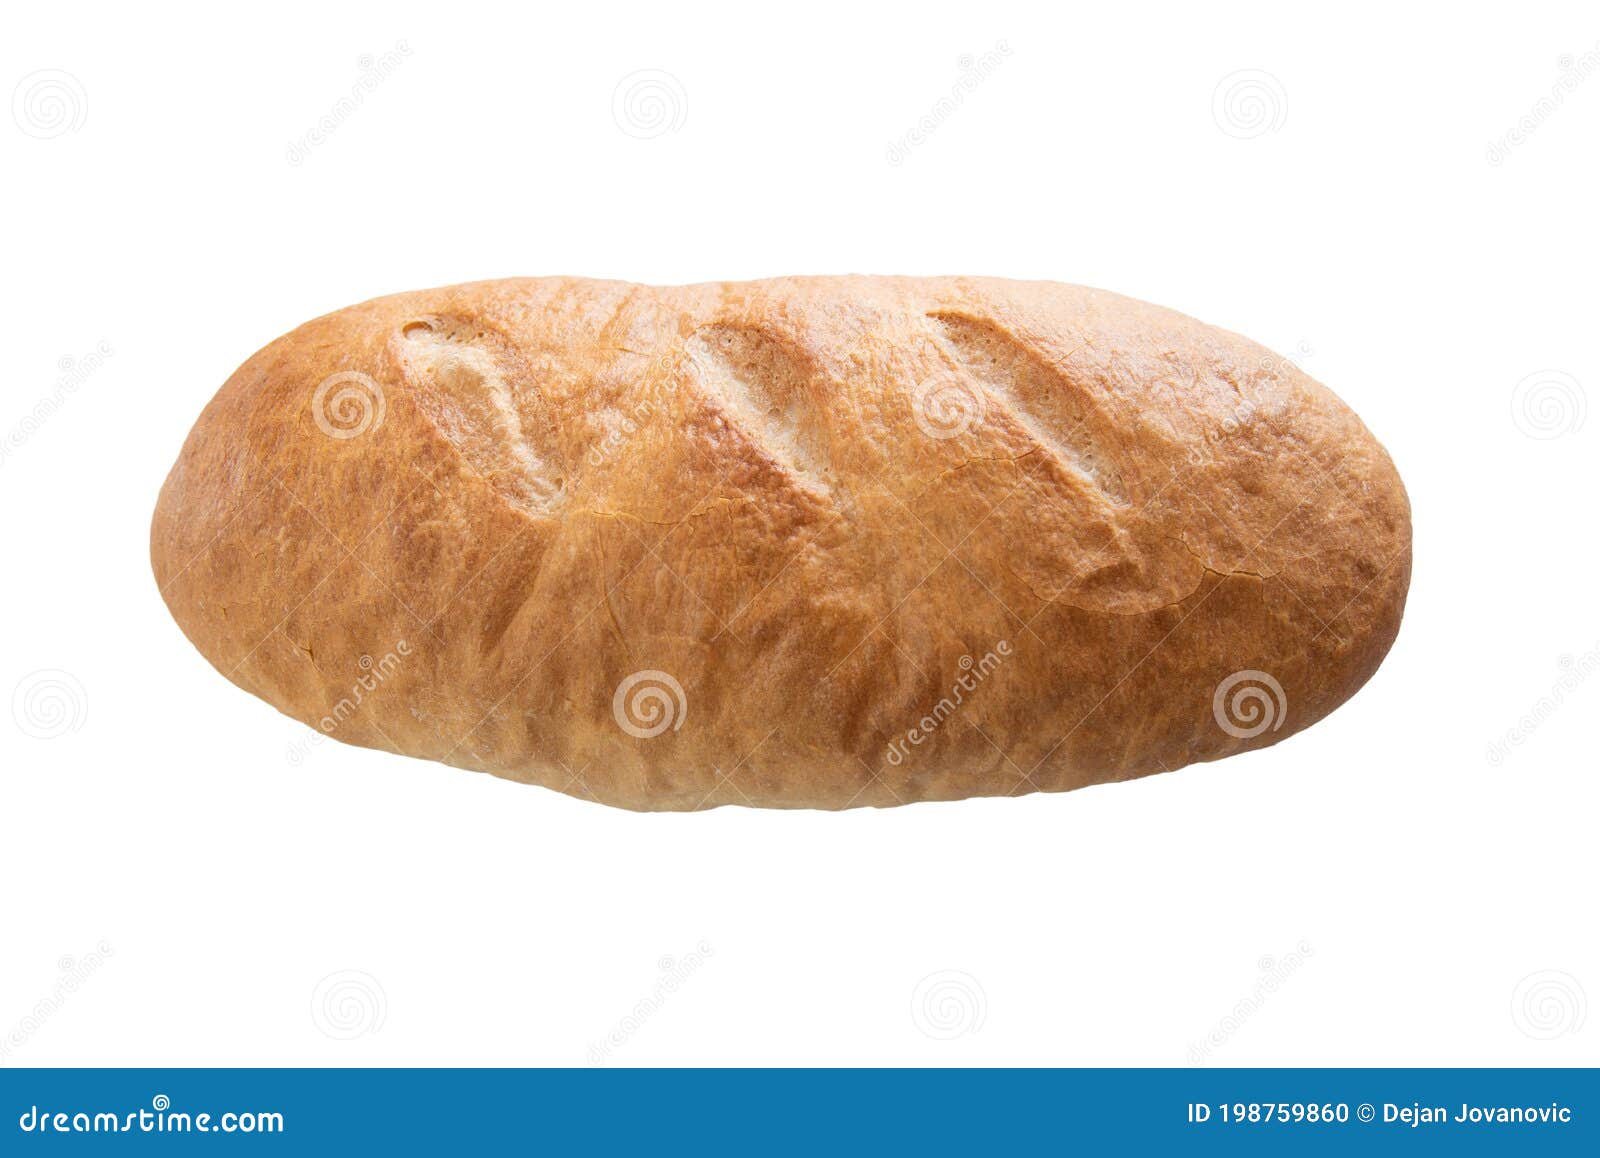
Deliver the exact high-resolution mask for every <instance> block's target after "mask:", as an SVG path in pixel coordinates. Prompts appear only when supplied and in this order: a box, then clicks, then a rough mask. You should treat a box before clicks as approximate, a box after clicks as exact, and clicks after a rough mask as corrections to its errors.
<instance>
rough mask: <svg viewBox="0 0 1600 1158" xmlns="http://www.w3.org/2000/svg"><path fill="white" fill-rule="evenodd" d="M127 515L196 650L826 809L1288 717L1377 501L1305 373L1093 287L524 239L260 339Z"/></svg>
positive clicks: (574, 781)
mask: <svg viewBox="0 0 1600 1158" xmlns="http://www.w3.org/2000/svg"><path fill="white" fill-rule="evenodd" d="M151 558H152V562H153V565H154V569H155V576H156V580H157V582H158V584H159V586H160V590H161V593H162V595H163V597H164V598H165V599H166V602H167V605H168V606H169V607H170V608H171V611H172V614H173V616H174V617H175V618H176V619H177V622H178V624H179V625H180V626H181V627H182V629H183V631H184V632H185V634H187V635H188V637H189V639H190V640H192V641H193V643H194V644H195V646H196V647H197V648H199V650H200V652H201V653H202V654H203V655H204V656H205V657H206V658H207V659H208V660H210V662H211V663H212V664H213V665H215V666H216V668H217V669H218V670H219V671H221V672H222V673H223V674H224V675H226V676H227V677H228V678H229V679H231V680H232V681H233V682H235V683H236V684H238V685H239V686H240V687H242V688H244V689H246V690H247V691H250V692H252V693H254V694H255V695H257V696H260V697H261V698H262V699H264V700H266V701H267V702H268V703H270V704H272V705H273V706H274V707H276V708H278V709H279V710H280V711H282V712H285V713H287V714H288V715H290V716H293V717H295V718H296V719H298V720H301V721H303V722H305V723H306V724H308V725H310V726H312V727H313V728H316V729H318V730H319V731H320V732H323V733H325V734H327V735H331V736H333V737H334V738H336V739H339V740H343V741H346V742H348V743H353V744H360V745H364V746H367V747H373V748H381V749H386V750H388V751H392V752H398V753H402V754H404V755H408V756H418V757H424V758H427V759H431V760H438V761H442V762H444V763H447V764H452V765H456V766H458V767H461V768H466V769H476V770H480V771H485V772H491V773H493V774H495V775H496V776H503V777H508V778H510V779H513V780H520V781H525V782H528V783H533V784H540V785H544V786H545V787H548V788H554V789H557V790H559V791H562V792H567V793H570V794H573V795H577V796H581V797H584V798H587V799H593V800H597V801H600V802H603V803H606V804H613V805H620V806H622V807H625V808H633V809H675V810H689V809H699V808H709V807H714V806H717V805H722V804H741V805H759V806H769V807H785V808H827V809H835V808H847V807H851V806H860V805H877V806H882V805H895V804H903V803H909V802H912V801H926V800H953V799H957V798H961V797H969V796H980V795H1017V794H1022V793H1027V792H1032V791H1036V790H1037V791H1062V790H1065V789H1071V788H1079V787H1082V786H1084V785H1088V784H1095V783H1100V782H1105V781H1112V780H1125V779H1131V778H1133V777H1137V776H1144V775H1146V774H1149V773H1152V772H1161V771H1170V770H1172V769H1176V768H1179V767H1182V766H1183V765H1185V764H1189V763H1192V762H1195V761H1201V760H1215V759H1217V758H1219V757H1222V756H1227V755H1231V754H1233V753H1236V752H1239V751H1242V750H1244V749H1248V748H1256V747H1262V746H1265V745H1267V744H1271V743H1274V742H1276V741H1278V740H1281V739H1283V738H1285V737H1287V736H1289V735H1290V734H1292V733H1294V732H1297V731H1299V730H1300V729H1302V728H1304V727H1306V726H1307V725H1309V724H1311V723H1313V722H1314V721H1316V720H1318V719H1319V718H1321V717H1322V716H1324V715H1326V714H1327V713H1328V712H1330V711H1331V710H1333V708H1335V707H1336V706H1338V705H1339V704H1340V703H1341V702H1343V701H1344V700H1345V699H1347V698H1349V697H1350V696H1351V695H1352V694H1353V693H1354V692H1355V691H1356V689H1357V688H1359V687H1360V686H1361V685H1362V683H1364V682H1365V681H1366V679H1367V678H1368V677H1369V676H1371V675H1372V673H1373V671H1374V670H1375V669H1376V668H1377V666H1378V663H1379V662H1380V660H1381V659H1382V658H1383V656H1384V654H1385V653H1386V652H1387V650H1388V648H1389V645H1390V643H1391V642H1392V641H1393V639H1394V637H1395V633H1396V631H1397V630H1398V628H1399V624H1400V616H1401V611H1402V608H1403V606H1404V603H1405V596H1406V588H1407V584H1408V582H1409V578H1410V571H1411V528H1410V511H1409V507H1408V504H1407V500H1406V494H1405V490H1404V488H1403V487H1402V486H1401V482H1400V479H1399V477H1398V475H1397V474H1396V473H1395V469H1394V466H1393V465H1392V464H1391V462H1390V460H1389V457H1388V455H1387V454H1386V453H1385V452H1384V450H1383V448H1382V447H1381V446H1380V445H1379V444H1378V442H1377V441H1376V440H1375V439H1374V438H1373V437H1372V435H1371V434H1370V433H1368V431H1367V429H1366V428H1365V427H1364V426H1363V425H1362V424H1361V422H1360V420H1359V419H1358V418H1357V417H1356V416H1355V415H1354V414H1353V413H1351V412H1350V410H1349V409H1348V408H1346V407H1345V406H1344V404H1343V403H1341V402H1340V401H1339V400H1338V399H1337V398H1336V397H1334V395H1333V394H1332V393H1330V392H1329V391H1328V390H1327V389H1325V388H1324V387H1322V386H1320V385H1319V384H1317V383H1316V382H1314V381H1312V380H1311V379H1310V378H1308V377H1307V376H1306V375H1305V374H1304V373H1302V372H1301V371H1300V370H1299V369H1298V368H1297V367H1296V366H1295V365H1293V364H1292V363H1291V362H1289V361H1287V360H1285V359H1282V358H1279V357H1277V356H1275V355H1273V354H1272V353H1270V352H1269V351H1267V350H1265V349H1263V348H1262V347H1260V346H1258V345H1256V344H1255V343H1253V342H1250V341H1247V340H1246V339H1244V338H1241V337H1239V336H1237V335H1235V334H1231V333H1228V332H1226V331H1223V330H1219V329H1215V328H1212V327H1210V326H1206V325H1203V324H1201V323H1199V322H1196V321H1194V320H1192V319H1190V318H1188V317H1185V316H1183V315H1181V314H1177V313H1174V312H1172V311H1170V310H1165V309H1161V308H1158V307H1156V306H1151V305H1147V304H1145V303H1142V302H1138V301H1132V300H1130V299H1128V298H1124V297H1119V296H1118V295H1116V294H1111V293H1106V292H1103V291H1099V290H1093V289H1084V288H1080V287H1076V286H1069V285H1058V284H1053V283H1038V282H1013V281H1002V280H994V279H986V278H966V277H949V278H897V277H803V278H782V279H775V280H771V281H759V282H746V283H724V284H710V285H693V286H678V287H671V288H655V287H649V286H641V285H630V284H624V283H620V282H607V281H590V280H584V279H578V278H541V279H526V280H524V279H516V280H506V281H492V282H480V283H476V284H470V285H462V286H455V287H452V288H447V289H438V290H428V291H423V292H418V293H405V294H398V295H395V296H393V297H386V298H380V299H377V300H375V301H371V302H367V303H365V304H363V305H358V306H352V307H350V308H349V309H345V310H340V311H339V312H337V313H334V314H329V315H328V316H326V317H322V318H319V319H317V320H316V321H313V322H310V323H307V324H306V325H304V326H302V327H300V328H299V329H297V330H295V331H294V332H293V333H290V334H287V335H285V336H284V337H282V338H279V339H278V340H277V341H275V342H273V343H272V344H271V345H269V346H267V347H266V348H265V349H263V350H262V351H260V352H259V353H257V354H256V355H255V356H254V357H252V358H251V359H250V360H249V361H248V362H246V363H245V364H244V365H243V366H242V367H240V369H239V370H238V371H237V372H236V373H235V374H234V375H233V377H232V378H230V379H229V380H228V381H227V383H226V384H225V385H224V386H223V387H222V390H221V392H220V393H218V394H217V396H216V397H215V398H214V399H213V400H212V402H211V403H210V405H209V406H208V407H207V408H206V410H205V412H204V413H203V414H202V415H201V417H200V420H199V422H198V423H197V424H196V425H195V427H194V430H193V431H192V432H191V434H190V435H189V438H188V441H187V443H186V444H185V445H184V447H183V450H182V453H181V454H180V456H179V458H178V461H177V465H176V466H174V467H173V469H172V472H171V475H170V476H169V477H168V479H167V481H166V485H165V486H164V487H163V489H162V492H161V496H160V500H159V502H158V504H157V507H156V512H155V519H154V524H153V526H152V530H151Z"/></svg>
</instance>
